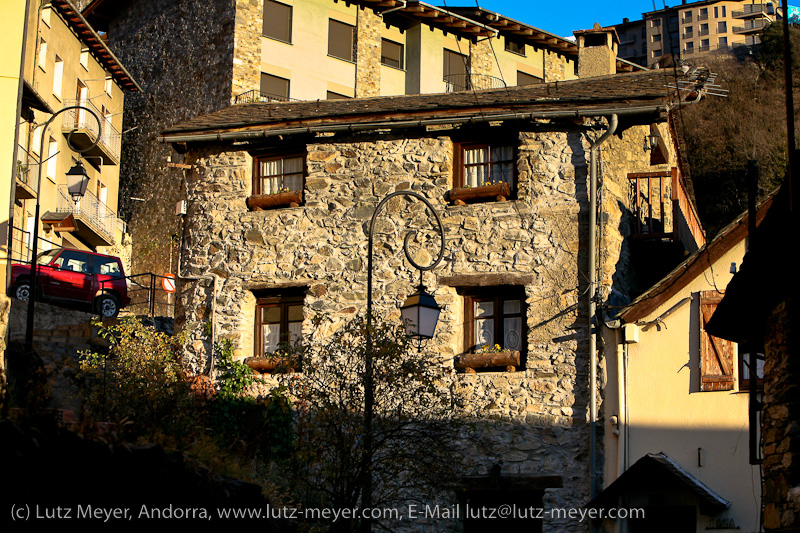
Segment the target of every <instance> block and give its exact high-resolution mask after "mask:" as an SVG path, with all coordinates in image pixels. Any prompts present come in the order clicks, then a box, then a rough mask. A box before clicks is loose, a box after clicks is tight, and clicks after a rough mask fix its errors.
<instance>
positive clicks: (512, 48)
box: [505, 37, 525, 56]
mask: <svg viewBox="0 0 800 533" xmlns="http://www.w3.org/2000/svg"><path fill="white" fill-rule="evenodd" d="M505 49H506V52H512V53H514V54H519V55H521V56H524V55H525V43H519V42H517V41H511V40H509V38H508V37H506V46H505Z"/></svg>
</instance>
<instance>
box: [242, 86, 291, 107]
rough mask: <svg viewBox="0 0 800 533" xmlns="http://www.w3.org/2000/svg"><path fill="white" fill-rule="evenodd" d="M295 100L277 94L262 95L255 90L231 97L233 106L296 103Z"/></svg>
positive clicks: (262, 93)
mask: <svg viewBox="0 0 800 533" xmlns="http://www.w3.org/2000/svg"><path fill="white" fill-rule="evenodd" d="M298 101H299V100H297V99H295V98H289V97H288V96H281V95H279V94H270V93H264V92H261V91H257V90H255V89H254V90H252V91H247V92H243V93H242V94H237V95H236V96H234V97H233V103H234V104H255V103H269V102H298Z"/></svg>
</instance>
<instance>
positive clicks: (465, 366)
mask: <svg viewBox="0 0 800 533" xmlns="http://www.w3.org/2000/svg"><path fill="white" fill-rule="evenodd" d="M455 366H456V368H457V369H458V370H461V371H463V372H464V373H466V374H474V373H475V372H476V371H477V369H483V368H498V367H506V372H516V371H517V369H518V368H519V367H520V366H521V358H520V353H519V351H517V350H514V351H507V352H487V353H465V354H461V355H459V356H456V360H455Z"/></svg>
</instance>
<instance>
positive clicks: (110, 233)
mask: <svg viewBox="0 0 800 533" xmlns="http://www.w3.org/2000/svg"><path fill="white" fill-rule="evenodd" d="M55 212H56V213H70V214H73V215H80V216H81V220H82V221H83V222H84V223H86V224H88V225H90V226H92V229H94V230H95V231H97V232H98V234H99V235H102V236H103V237H105V238H106V240H107V241H108V242H110V243H113V242H114V228H115V227H116V225H117V215H116V213H114V211H112V210H111V209H109V208H108V206H107V205H106V204H104V203H103V202H101V201H100V200H98V199H97V197H96V196H95V195H94V194H92V193H91V192H89V191H86V194H85V195H84V196H83V198H81V199H80V200H78V202H77V203H76V202H75V201H73V200H72V196H71V195H70V194H69V190H68V189H67V186H66V185H63V184H62V185H59V186H58V202H57V203H56V211H55Z"/></svg>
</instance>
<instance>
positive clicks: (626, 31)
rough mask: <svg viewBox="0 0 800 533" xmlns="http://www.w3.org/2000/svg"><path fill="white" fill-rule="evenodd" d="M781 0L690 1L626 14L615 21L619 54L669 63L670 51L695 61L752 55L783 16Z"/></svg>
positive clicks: (644, 62)
mask: <svg viewBox="0 0 800 533" xmlns="http://www.w3.org/2000/svg"><path fill="white" fill-rule="evenodd" d="M779 8H780V4H779V3H778V2H761V3H751V2H745V1H744V0H742V1H725V0H722V1H713V0H705V1H701V2H689V3H687V2H686V1H685V0H684V2H683V3H682V4H680V5H676V6H673V7H667V8H664V9H660V10H656V11H649V12H647V13H643V14H642V18H641V19H640V20H635V21H630V20H628V19H623V22H622V24H618V25H615V26H614V27H615V28H616V30H617V33H618V34H619V36H620V42H621V44H620V57H622V58H624V59H627V60H630V61H633V62H634V63H637V64H640V65H645V66H650V67H652V66H655V65H657V64H660V65H661V66H664V61H665V60H666V58H667V56H669V57H670V58H676V59H683V60H687V61H691V60H692V59H694V58H696V57H697V56H699V55H701V54H705V53H709V52H728V53H730V52H732V53H736V54H749V53H752V51H753V50H754V49H757V47H758V45H759V44H760V43H761V37H760V35H761V33H763V31H764V28H765V27H766V26H767V25H768V24H770V23H771V22H774V21H775V20H777V19H778V18H779V12H780V10H779Z"/></svg>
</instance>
